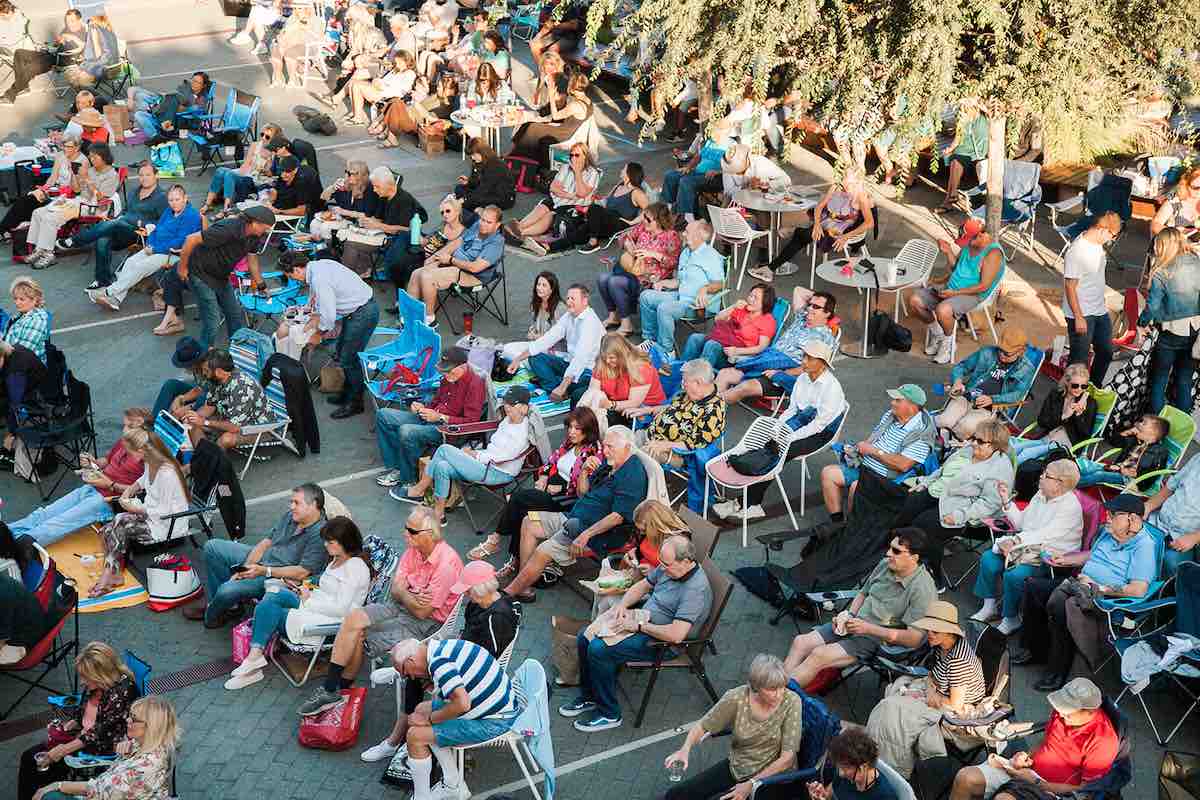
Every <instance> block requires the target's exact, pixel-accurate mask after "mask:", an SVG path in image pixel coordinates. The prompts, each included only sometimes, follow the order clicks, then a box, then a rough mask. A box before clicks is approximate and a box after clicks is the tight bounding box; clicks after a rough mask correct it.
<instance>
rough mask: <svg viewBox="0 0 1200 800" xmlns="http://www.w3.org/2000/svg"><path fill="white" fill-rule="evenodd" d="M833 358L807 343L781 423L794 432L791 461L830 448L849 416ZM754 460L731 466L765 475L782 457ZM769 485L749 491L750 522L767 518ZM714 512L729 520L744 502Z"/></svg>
mask: <svg viewBox="0 0 1200 800" xmlns="http://www.w3.org/2000/svg"><path fill="white" fill-rule="evenodd" d="M832 359H833V349H832V348H831V347H830V346H829V345H828V344H826V343H825V342H824V341H822V340H821V339H810V340H809V341H807V342H805V343H804V357H803V358H802V360H801V362H800V368H801V369H802V370H803V373H802V374H801V375H800V376H799V377H798V378H797V379H796V383H795V385H794V386H793V387H792V396H791V400H790V401H789V403H788V407H787V410H786V411H784V412H783V416H782V417H780V418H779V423H780V424H782V425H787V426H788V427H789V428H791V429H792V431H794V433H793V434H792V436H793V438H792V443H791V444H790V445H789V446H788V451H787V453H786V454H785V455H784V458H785V459H787V460H789V461H790V460H792V459H794V458H799V457H801V456H804V455H807V454H809V453H812V452H813V451H815V450H819V449H821V448H822V447H824V446H825V445H827V444H828V443H829V441H830V440H831V439H833V437H834V436H835V435H836V434H837V432H838V428H839V427H840V426H841V422H842V417H843V416H844V415H845V413H846V395H845V393H844V392H843V391H842V384H841V383H839V382H838V379H837V378H835V377H834V375H833V370H832V368H831V367H830V361H832ZM768 452H769V451H768ZM752 458H755V460H756V461H757V463H748V462H746V461H744V460H743V459H741V458H739V457H738V456H734V457H732V458H731V459H730V460H729V466H731V467H733V469H735V470H736V471H738V472H740V473H742V474H745V475H763V474H766V473H767V472H768V471H770V469H771V467H773V466H774V464H775V463H776V461H775V458H778V456H777V455H776V456H775V457H774V458H772V459H770V463H767V461H766V460H763V459H761V458H757V457H754V456H752ZM764 467H765V469H764ZM768 486H770V483H769V482H767V481H763V482H761V483H756V484H754V485H753V486H750V487H748V488H747V490H746V494H747V497H746V502H747V505H746V510H745V516H746V518H747V519H758V518H759V517H763V516H766V513H765V512H764V511H763V507H762V501H763V497H764V496H765V495H766V493H767V488H768ZM713 510H714V511H716V512H717V514H718V515H720V516H721V518H723V519H729V518H730V517H734V516H737V515H738V513H739V512H740V511H741V503H739V502H738V500H737V498H736V496H735V497H731V498H730V499H729V500H726V501H725V502H723V503H718V504H716V505H715V506H713Z"/></svg>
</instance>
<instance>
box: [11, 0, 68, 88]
mask: <svg viewBox="0 0 1200 800" xmlns="http://www.w3.org/2000/svg"><path fill="white" fill-rule="evenodd" d="M0 48H2V49H4V50H5V51H8V53H11V56H10V57H9V58H8V59H5V60H6V61H9V63H10V65H11V66H12V71H13V79H12V83H11V84H10V85H9V87H8V91H7V92H5V93H4V94H3V95H0V104H4V105H10V106H11V105H12V104H13V103H15V102H16V101H17V96H18V95H19V94H21V93H22V92H24V91H25V90H26V89H28V88H29V83H30V81H32V80H33V79H34V78H36V77H37V76H38V75H41V74H43V73H46V72H49V71H50V70H52V69H54V62H55V58H54V55H53V54H52V53H50V52H47V51H46V50H42V49H40V48H38V47H37V45H36V44H35V43H34V41H33V37H32V36H30V35H29V17H27V16H25V12H24V11H22V10H21V9H19V8H17V7H16V5H14V4H13V3H12V2H11V0H2V1H0Z"/></svg>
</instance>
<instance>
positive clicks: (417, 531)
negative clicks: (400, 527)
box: [404, 525, 433, 536]
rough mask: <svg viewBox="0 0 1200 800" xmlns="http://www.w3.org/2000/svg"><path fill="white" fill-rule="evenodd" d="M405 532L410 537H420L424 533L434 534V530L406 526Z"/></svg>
mask: <svg viewBox="0 0 1200 800" xmlns="http://www.w3.org/2000/svg"><path fill="white" fill-rule="evenodd" d="M404 530H405V531H407V532H408V535H409V536H420V535H421V534H422V533H432V532H433V528H414V527H412V526H411V525H405V526H404Z"/></svg>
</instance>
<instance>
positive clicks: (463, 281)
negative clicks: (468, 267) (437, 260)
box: [427, 267, 479, 289]
mask: <svg viewBox="0 0 1200 800" xmlns="http://www.w3.org/2000/svg"><path fill="white" fill-rule="evenodd" d="M427 269H429V268H427ZM432 272H433V285H434V286H436V287H437V288H439V289H449V288H450V287H451V286H453V285H455V284H458V285H459V286H478V285H479V279H478V278H476V277H475V276H474V275H472V274H471V273H469V272H463V271H462V270H460V269H459V268H458V267H433V268H432Z"/></svg>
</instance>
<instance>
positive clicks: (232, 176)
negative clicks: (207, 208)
mask: <svg viewBox="0 0 1200 800" xmlns="http://www.w3.org/2000/svg"><path fill="white" fill-rule="evenodd" d="M208 190H209V191H210V192H212V193H213V194H219V195H220V196H221V197H223V198H225V199H226V200H227V201H229V202H230V203H233V202H237V201H239V200H245V199H246V198H247V197H249V196H250V195H252V194H254V179H253V178H251V177H250V176H249V175H243V174H241V173H240V172H238V171H237V170H236V169H232V168H230V167H217V170H216V172H214V173H213V176H212V180H210V181H209V182H208Z"/></svg>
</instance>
